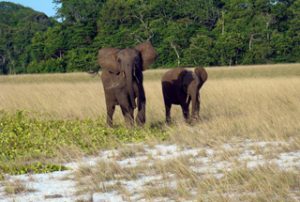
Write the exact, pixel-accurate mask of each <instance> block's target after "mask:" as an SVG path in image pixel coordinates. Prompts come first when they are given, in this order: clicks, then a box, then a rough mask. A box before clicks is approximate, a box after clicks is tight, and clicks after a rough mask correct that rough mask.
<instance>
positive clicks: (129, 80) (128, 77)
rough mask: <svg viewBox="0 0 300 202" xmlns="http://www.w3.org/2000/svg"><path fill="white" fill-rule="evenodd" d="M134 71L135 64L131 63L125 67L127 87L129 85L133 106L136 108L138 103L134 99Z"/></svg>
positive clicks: (128, 89)
mask: <svg viewBox="0 0 300 202" xmlns="http://www.w3.org/2000/svg"><path fill="white" fill-rule="evenodd" d="M133 71H134V68H133V65H130V66H129V67H127V68H125V74H126V87H127V91H128V93H129V99H130V103H131V106H132V107H133V108H134V109H135V108H136V104H135V100H134V93H133V92H134V90H133V78H132V74H133Z"/></svg>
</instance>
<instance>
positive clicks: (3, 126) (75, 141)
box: [0, 111, 167, 174]
mask: <svg viewBox="0 0 300 202" xmlns="http://www.w3.org/2000/svg"><path fill="white" fill-rule="evenodd" d="M166 136H167V134H166V132H165V131H164V130H163V129H159V128H158V127H145V128H133V129H129V128H124V127H117V128H107V127H106V125H105V123H104V122H103V121H102V120H101V119H98V120H90V119H87V120H45V119H38V118H31V117H29V115H28V114H27V113H26V112H24V111H18V112H16V113H15V114H8V113H5V112H0V145H1V147H0V172H1V170H2V172H4V173H6V172H8V173H13V174H14V173H19V172H18V171H17V170H18V168H20V169H21V171H22V172H23V171H24V170H25V171H28V170H32V169H31V167H30V166H29V167H28V165H27V167H25V168H26V169H25V168H23V167H22V166H24V165H22V164H20V162H28V161H31V160H36V159H41V158H46V159H49V158H55V157H61V155H62V154H61V153H60V150H59V148H68V147H75V148H77V149H79V150H80V151H82V152H83V153H85V154H92V153H94V152H96V151H98V150H99V149H101V148H108V147H113V146H116V144H118V143H128V142H140V141H143V140H145V139H146V138H148V137H157V138H159V139H164V138H166ZM10 163H11V164H16V168H15V169H13V171H12V170H10V169H7V168H6V169H4V168H3V166H2V167H1V165H4V164H10ZM31 166H32V165H31ZM52 168H53V167H52V166H50V167H49V166H46V167H45V165H44V167H43V166H42V167H38V169H36V170H37V172H39V171H42V172H43V171H44V170H51V169H52ZM22 172H21V173H22Z"/></svg>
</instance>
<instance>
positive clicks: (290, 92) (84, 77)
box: [0, 64, 300, 201]
mask: <svg viewBox="0 0 300 202" xmlns="http://www.w3.org/2000/svg"><path fill="white" fill-rule="evenodd" d="M165 71H166V70H163V69H162V70H147V71H145V72H144V76H145V80H144V87H145V92H146V97H147V107H146V111H147V124H146V126H145V127H151V126H153V125H155V126H160V125H161V127H164V128H166V130H167V132H168V134H170V138H169V139H168V140H167V142H168V143H170V144H176V145H181V146H183V147H186V146H187V147H204V146H209V147H211V148H216V149H218V148H219V146H220V145H221V144H225V143H238V142H243V141H245V140H254V141H274V142H285V143H287V145H285V146H282V147H277V148H276V147H273V148H271V149H270V150H268V152H264V151H261V150H260V149H259V148H256V150H257V153H259V152H261V153H262V154H263V155H264V156H268V155H269V156H272V155H276V154H277V153H279V152H282V151H286V152H289V151H299V150H300V64H278V65H258V66H244V67H230V68H229V67H216V68H207V71H208V80H207V82H206V83H205V84H204V86H203V88H202V89H201V110H200V117H201V120H200V121H199V122H198V123H195V124H194V125H192V126H191V125H188V124H186V123H184V121H183V118H182V114H181V109H180V108H179V107H178V106H174V105H173V107H172V111H171V116H172V119H173V120H174V122H175V123H174V124H173V125H172V126H165V125H164V124H163V123H164V120H165V115H164V105H163V99H162V92H161V83H160V78H161V75H162V74H163V73H164V72H165ZM0 86H1V91H0V110H3V111H8V112H15V111H16V110H26V111H29V113H30V115H31V116H38V117H43V118H46V119H87V118H91V119H96V118H99V117H100V118H103V120H104V119H105V115H106V110H105V101H104V94H103V88H102V84H101V79H100V78H99V76H91V75H89V74H86V73H71V74H51V75H50V74H45V75H20V76H6V77H4V76H2V77H0ZM114 122H115V123H116V124H124V121H123V117H122V116H121V112H120V110H119V109H118V110H116V113H115V115H114ZM157 143H158V142H157V140H152V139H151V140H149V141H147V142H146V144H148V145H155V144H157ZM120 147H121V148H122V146H120ZM124 148H126V146H124ZM135 151H136V150H135ZM133 153H134V151H133ZM237 153H239V150H232V151H230V152H227V153H226V152H224V153H222V154H220V155H219V156H218V157H216V158H221V159H222V158H223V159H230V158H231V157H232V156H235V155H236V154H237ZM298 160H299V161H300V159H298ZM157 163H158V164H159V162H156V164H157ZM186 164H187V163H186V162H185V160H184V159H175V162H168V163H163V164H161V163H160V164H159V166H154V167H155V168H153V167H151V168H148V169H150V170H151V169H152V171H153V170H154V171H155V172H156V173H157V172H158V173H163V172H168V170H170V169H171V167H172V169H173V170H172V171H170V172H173V173H175V174H177V175H178V176H179V178H186V179H188V182H186V183H183V182H182V183H181V184H179V185H178V186H177V188H176V189H175V190H174V189H170V187H164V189H157V187H155V186H153V187H151V186H150V187H148V188H147V189H146V190H144V192H143V195H144V196H145V198H146V199H147V200H149V201H152V200H153V199H155V198H156V197H164V198H172V199H174V196H176V197H175V199H174V200H175V201H176V200H177V201H182V200H187V199H191V198H190V195H189V190H190V188H191V187H193V188H195V187H196V192H197V197H196V199H197V200H198V201H297V200H300V192H299V189H300V178H299V176H300V172H299V170H298V171H297V170H296V171H295V170H293V171H283V170H281V169H280V168H277V167H276V166H275V167H272V166H271V165H268V166H263V167H259V168H256V169H254V170H249V169H245V168H244V169H242V168H241V167H240V166H237V167H236V168H235V169H233V170H232V172H225V177H223V178H222V179H216V178H214V177H206V178H203V179H202V178H201V179H202V180H200V181H199V176H195V173H193V172H191V171H190V170H189V169H188V168H187V167H186ZM98 166H99V165H98ZM101 166H103V165H102V164H101ZM105 166H106V167H105V168H108V167H109V165H105ZM140 170H147V169H146V168H141V169H140ZM154 171H153V172H154ZM116 172H121V171H120V168H118V169H117V171H116ZM124 172H125V171H122V172H121V173H117V174H119V175H125V174H124ZM126 172H127V171H126ZM132 172H133V173H134V172H140V171H136V170H135V171H130V172H129V173H131V175H133V174H132ZM110 174H111V175H113V174H112V173H110ZM86 175H98V176H99V175H103V173H101V171H100V173H99V170H96V171H94V170H92V168H91V169H90V171H87V170H84V171H82V170H81V172H79V173H77V177H78V178H80V179H81V178H82V177H84V176H85V177H86ZM131 175H130V176H131ZM177 175H176V176H177ZM126 176H127V177H128V173H127V174H126ZM95 178H97V177H95ZM128 178H130V177H128ZM84 179H85V178H84ZM97 179H98V178H97ZM126 179H127V178H126ZM100 180H101V179H100ZM78 181H81V180H78ZM83 184H84V183H83ZM93 189H94V187H93ZM111 189H116V190H119V191H120V192H122V189H121V188H120V187H111ZM105 190H106V189H104V190H103V189H102V191H105ZM193 190H194V189H193ZM297 190H298V191H297ZM98 191H99V190H98ZM100 191H101V190H100ZM123 191H124V190H123ZM229 192H230V193H236V194H237V195H235V196H234V197H231V196H229V195H228V193H229ZM122 193H123V192H122ZM241 193H245V194H241ZM253 193H254V194H253ZM226 194H227V195H226ZM125 195H126V194H125ZM274 195H276V197H274ZM285 197H287V198H285ZM270 199H271V200H270Z"/></svg>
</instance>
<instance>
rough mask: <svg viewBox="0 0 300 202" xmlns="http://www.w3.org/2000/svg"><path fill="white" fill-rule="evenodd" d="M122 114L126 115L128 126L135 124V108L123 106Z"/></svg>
mask: <svg viewBox="0 0 300 202" xmlns="http://www.w3.org/2000/svg"><path fill="white" fill-rule="evenodd" d="M121 110H122V114H123V116H124V119H125V122H126V124H127V125H128V126H130V127H131V126H133V125H134V120H133V109H131V108H128V107H125V106H121Z"/></svg>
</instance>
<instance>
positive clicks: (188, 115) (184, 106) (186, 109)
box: [181, 104, 190, 122]
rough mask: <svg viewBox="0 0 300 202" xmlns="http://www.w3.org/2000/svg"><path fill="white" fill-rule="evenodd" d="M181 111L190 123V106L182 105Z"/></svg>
mask: <svg viewBox="0 0 300 202" xmlns="http://www.w3.org/2000/svg"><path fill="white" fill-rule="evenodd" d="M181 109H182V114H183V117H184V119H185V121H186V122H188V121H189V118H190V112H189V105H185V104H182V105H181Z"/></svg>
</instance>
